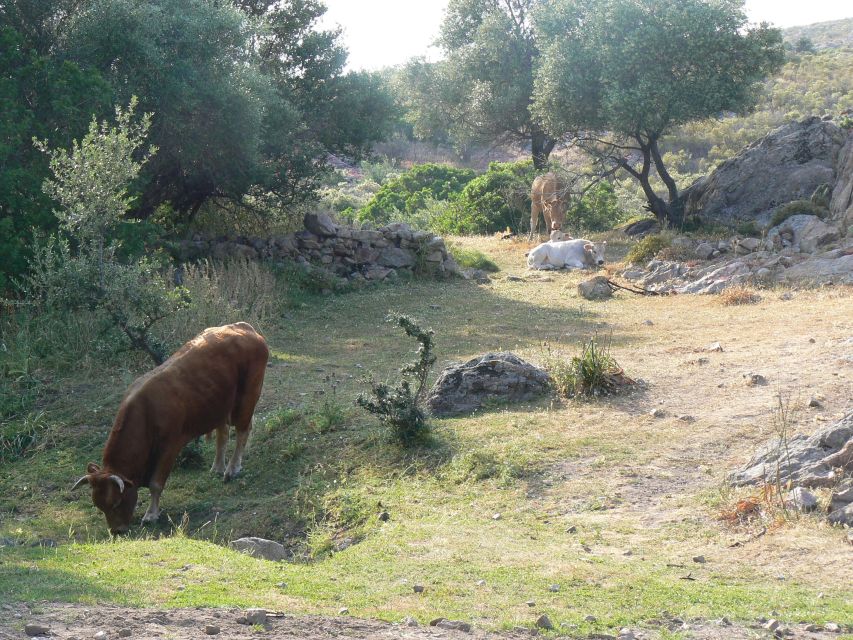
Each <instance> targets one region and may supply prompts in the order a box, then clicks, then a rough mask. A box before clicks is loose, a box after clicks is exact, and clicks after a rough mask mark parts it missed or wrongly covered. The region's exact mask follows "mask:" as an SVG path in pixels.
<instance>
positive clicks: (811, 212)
mask: <svg viewBox="0 0 853 640" xmlns="http://www.w3.org/2000/svg"><path fill="white" fill-rule="evenodd" d="M796 215H807V216H817V217H818V218H826V217H827V216H828V215H829V209H827V208H826V207H823V206H820V205H819V204H815V203H814V202H812V201H811V200H794V201H792V202H789V203H788V204H785V205H782V206H781V207H779V208H778V209H777V210H776V213H774V214H773V219H772V220H771V221H770V226H771V227H775V226H777V225H780V224H782V223H783V222H785V220H787V219H788V218H790V217H791V216H796Z"/></svg>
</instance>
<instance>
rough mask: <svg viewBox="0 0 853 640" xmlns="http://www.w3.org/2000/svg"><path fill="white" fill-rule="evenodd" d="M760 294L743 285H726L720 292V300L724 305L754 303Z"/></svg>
mask: <svg viewBox="0 0 853 640" xmlns="http://www.w3.org/2000/svg"><path fill="white" fill-rule="evenodd" d="M760 300H761V296H760V295H758V292H757V291H755V290H754V289H750V288H749V287H744V286H734V287H727V288H725V289H723V290H722V291H721V292H720V302H721V303H722V304H724V305H726V306H732V305H741V304H755V303H756V302H759V301H760Z"/></svg>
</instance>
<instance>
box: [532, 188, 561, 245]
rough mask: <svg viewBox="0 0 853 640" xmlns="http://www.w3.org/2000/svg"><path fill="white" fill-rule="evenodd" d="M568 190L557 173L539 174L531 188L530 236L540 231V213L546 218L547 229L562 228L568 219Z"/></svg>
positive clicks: (548, 230) (549, 230)
mask: <svg viewBox="0 0 853 640" xmlns="http://www.w3.org/2000/svg"><path fill="white" fill-rule="evenodd" d="M567 194H568V190H567V189H566V185H565V183H564V182H563V181H562V179H561V178H560V176H558V175H557V174H556V173H545V174H543V175H541V176H537V177H536V179H535V180H534V181H533V186H532V187H531V189H530V237H531V238H533V237H535V236H536V235H537V234H538V233H539V214H540V213H541V214H542V217H543V218H545V230H546V231H547V232H548V233H550V232H551V231H554V230H558V229H562V228H563V223H564V222H565V221H566V201H567V200H568V196H567Z"/></svg>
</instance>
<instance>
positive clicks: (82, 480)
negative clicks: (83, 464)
mask: <svg viewBox="0 0 853 640" xmlns="http://www.w3.org/2000/svg"><path fill="white" fill-rule="evenodd" d="M81 484H89V476H83V477H82V478H80V479H79V480H78V481H77V482H75V483H74V486H73V487H71V490H72V491H74V490H75V489H77V487H79V486H80V485H81Z"/></svg>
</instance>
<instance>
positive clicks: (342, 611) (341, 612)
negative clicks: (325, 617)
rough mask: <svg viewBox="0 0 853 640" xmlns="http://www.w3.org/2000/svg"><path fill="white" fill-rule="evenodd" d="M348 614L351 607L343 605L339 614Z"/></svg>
mask: <svg viewBox="0 0 853 640" xmlns="http://www.w3.org/2000/svg"><path fill="white" fill-rule="evenodd" d="M348 614H349V609H347V608H346V607H341V608H340V609H338V615H339V616H345V615H348Z"/></svg>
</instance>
